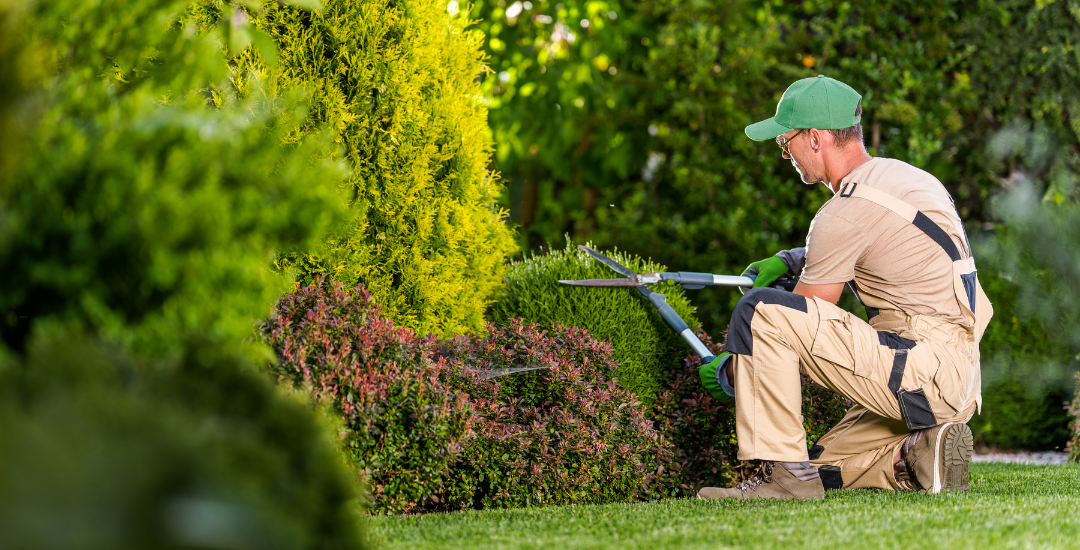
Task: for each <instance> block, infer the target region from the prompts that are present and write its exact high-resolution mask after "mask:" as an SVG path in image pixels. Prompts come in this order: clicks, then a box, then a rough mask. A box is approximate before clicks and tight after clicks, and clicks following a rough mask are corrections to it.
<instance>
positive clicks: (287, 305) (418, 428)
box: [262, 281, 475, 513]
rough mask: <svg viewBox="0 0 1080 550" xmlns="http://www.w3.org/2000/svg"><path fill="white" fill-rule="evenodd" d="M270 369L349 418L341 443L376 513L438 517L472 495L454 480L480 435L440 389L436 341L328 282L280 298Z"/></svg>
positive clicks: (460, 401)
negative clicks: (470, 443) (433, 351)
mask: <svg viewBox="0 0 1080 550" xmlns="http://www.w3.org/2000/svg"><path fill="white" fill-rule="evenodd" d="M262 332H263V336H264V337H265V338H266V340H267V341H268V343H269V344H270V345H271V347H272V348H273V349H274V351H275V352H276V353H277V355H278V358H279V363H278V364H277V365H273V366H271V369H272V370H273V372H274V373H276V374H277V375H278V376H279V378H280V379H282V380H288V381H289V382H291V383H292V384H293V385H294V386H296V387H301V388H304V389H306V390H307V391H308V392H310V394H311V395H312V397H313V399H314V400H315V402H316V403H319V404H321V405H326V406H329V407H330V408H331V410H332V411H334V412H335V413H337V414H338V415H340V417H341V419H342V433H341V445H342V447H343V450H344V452H345V454H346V455H347V456H348V457H349V459H350V460H351V461H352V463H353V465H354V466H355V467H356V469H357V471H358V472H359V473H360V477H361V479H363V480H364V481H365V482H366V483H367V485H368V488H369V489H370V493H371V502H370V507H371V509H372V510H374V511H378V512H392V513H402V512H417V511H423V510H433V509H440V508H442V507H443V505H442V504H441V503H442V502H444V501H453V500H462V499H464V498H470V497H471V495H462V494H460V493H459V487H458V486H457V485H456V484H455V483H453V482H452V480H451V478H450V477H449V476H448V475H447V472H449V471H450V470H451V468H452V466H453V465H454V464H456V463H457V462H458V461H459V460H460V459H461V453H462V451H463V449H464V446H465V443H466V442H467V441H468V440H469V438H471V437H472V436H473V424H474V422H475V415H474V413H473V410H472V403H471V401H470V400H469V398H468V396H467V395H465V394H464V393H463V392H460V391H450V390H448V389H447V388H446V386H445V385H444V384H443V383H442V379H443V378H445V374H446V372H445V371H446V370H447V366H446V364H445V363H442V362H437V361H430V360H429V357H430V354H431V349H432V347H433V344H434V341H433V340H432V339H430V338H417V337H416V336H415V335H414V334H413V332H412V331H411V330H409V329H405V328H398V327H395V326H394V325H393V323H392V322H390V320H389V319H386V318H385V317H383V316H382V315H381V313H380V311H379V307H378V305H377V304H374V303H373V302H372V301H371V298H370V296H369V295H368V293H367V292H366V291H365V290H364V289H363V288H362V287H357V288H356V289H355V291H353V292H347V291H346V290H345V289H344V288H343V287H342V286H341V285H339V284H337V283H333V284H327V283H323V282H322V281H320V282H317V283H316V284H314V285H311V286H307V287H303V288H299V289H297V290H296V291H295V292H292V293H290V294H288V295H286V296H285V297H283V298H282V299H281V301H280V302H279V303H278V305H277V309H276V311H275V313H274V315H272V316H271V317H270V318H269V319H267V320H266V321H265V322H264V323H263V326H262Z"/></svg>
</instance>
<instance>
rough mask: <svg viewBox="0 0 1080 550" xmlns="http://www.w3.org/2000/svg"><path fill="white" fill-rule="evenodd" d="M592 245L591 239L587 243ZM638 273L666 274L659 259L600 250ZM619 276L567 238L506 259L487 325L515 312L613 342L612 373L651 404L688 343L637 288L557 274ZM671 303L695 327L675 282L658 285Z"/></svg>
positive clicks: (685, 300) (597, 276) (689, 309)
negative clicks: (556, 246) (572, 282)
mask: <svg viewBox="0 0 1080 550" xmlns="http://www.w3.org/2000/svg"><path fill="white" fill-rule="evenodd" d="M590 245H591V243H590ZM603 252H604V253H605V254H607V255H608V256H609V257H610V258H612V259H613V260H615V261H617V262H619V263H621V264H622V265H625V266H627V267H628V268H630V269H631V270H633V271H635V272H637V273H646V272H656V271H664V270H665V269H666V268H665V267H664V266H662V265H659V264H657V263H654V262H651V261H648V260H643V259H641V258H638V257H636V256H633V255H630V254H625V253H622V252H619V251H617V250H614V251H612V250H605V251H603ZM619 277H621V275H619V274H618V273H616V272H615V271H612V270H611V269H610V268H608V267H607V266H605V265H604V264H602V263H600V262H598V261H596V260H595V259H593V258H592V257H591V256H589V255H588V254H586V253H585V252H584V251H582V250H580V249H578V248H577V247H575V246H574V245H573V243H571V242H569V241H568V242H567V245H566V248H564V249H562V250H552V251H550V252H549V253H547V254H534V255H532V256H530V257H528V258H526V259H524V260H521V261H518V262H513V263H511V264H510V267H509V269H508V270H507V273H506V280H505V286H504V288H503V290H502V293H501V294H500V295H499V296H498V298H497V300H496V302H495V303H494V304H493V305H492V306H491V308H490V309H489V311H488V318H489V319H490V320H491V322H492V323H496V324H498V323H505V322H506V321H507V320H509V319H512V318H515V317H520V318H522V319H525V320H528V321H532V322H536V323H544V324H547V323H551V322H558V323H562V324H565V325H570V326H577V327H581V328H584V329H586V330H588V331H589V334H592V335H593V336H594V337H596V338H598V339H600V340H606V341H608V342H610V343H611V346H612V351H613V357H614V359H615V361H616V362H617V363H618V364H619V366H618V368H616V369H615V377H616V378H617V379H618V381H619V383H620V384H622V385H623V387H625V388H627V389H629V390H630V391H632V392H633V393H634V394H635V395H637V397H638V399H640V400H641V401H642V402H643V403H645V404H646V405H647V406H648V405H652V403H653V402H654V401H655V399H656V394H657V392H659V391H660V389H661V388H662V387H663V384H664V381H665V380H666V379H667V378H668V376H670V374H669V373H671V372H672V371H674V370H675V369H677V368H678V367H679V364H680V362H681V361H682V358H683V356H685V355H686V353H687V352H688V351H689V349H690V348H689V346H687V345H686V343H685V342H683V340H682V339H681V338H680V337H679V335H677V334H675V333H674V332H673V331H672V330H671V329H670V328H669V327H668V326H667V325H666V324H665V323H664V320H663V319H662V318H661V317H660V315H659V314H658V313H657V312H656V309H655V308H654V307H653V306H652V304H650V303H649V302H648V300H646V299H645V298H644V297H643V296H642V295H641V294H640V293H639V292H637V291H636V290H634V289H630V288H593V287H578V286H567V285H563V284H560V283H559V280H560V279H613V278H619ZM653 290H655V291H658V292H660V293H662V294H663V295H664V296H665V297H666V298H667V301H668V303H669V304H670V305H671V307H672V308H673V309H674V310H675V311H676V312H677V313H678V314H679V315H680V316H681V317H682V318H683V320H685V321H686V323H687V324H688V325H690V326H691V327H696V326H698V325H699V323H698V321H697V319H696V317H695V315H694V313H695V310H694V307H693V306H691V305H690V302H689V301H688V300H687V299H686V296H685V295H684V293H683V289H682V287H680V286H675V285H672V286H668V285H656V286H654V287H653Z"/></svg>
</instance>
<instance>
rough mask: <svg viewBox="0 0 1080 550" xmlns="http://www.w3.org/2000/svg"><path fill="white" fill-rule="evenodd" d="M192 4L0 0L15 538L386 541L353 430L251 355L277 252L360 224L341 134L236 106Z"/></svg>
mask: <svg viewBox="0 0 1080 550" xmlns="http://www.w3.org/2000/svg"><path fill="white" fill-rule="evenodd" d="M188 7H189V6H188V3H187V2H184V1H173V2H160V1H150V0H144V1H137V2H131V1H127V2H121V1H118V0H102V1H96V2H82V1H78V0H58V1H51V2H33V1H26V2H4V3H0V28H2V30H3V32H0V52H2V54H3V58H2V59H0V67H2V68H0V74H2V75H4V76H5V77H9V78H5V79H3V80H2V81H0V90H2V92H0V121H2V124H3V128H4V133H3V136H2V138H0V139H2V140H3V147H0V149H3V151H2V153H0V154H2V155H3V157H2V162H0V166H2V168H0V286H3V288H4V292H3V293H2V294H0V393H2V394H3V395H2V396H0V432H2V433H3V434H4V435H3V437H2V438H0V532H2V533H3V535H2V538H3V541H4V543H7V544H11V545H13V546H14V547H19V548H148V547H152V548H179V547H183V548H192V547H200V548H275V547H288V548H357V547H363V541H362V540H361V537H360V525H359V523H358V519H359V518H358V514H357V504H358V498H357V491H356V487H355V484H354V483H355V480H354V479H352V478H351V476H350V475H349V474H348V471H347V470H346V469H345V468H344V464H343V463H342V460H341V459H340V456H338V455H337V454H336V453H335V452H334V447H333V443H332V431H331V430H330V429H329V428H328V426H326V425H325V423H324V421H323V420H322V419H321V418H319V417H318V416H317V415H315V414H314V413H313V412H312V407H311V404H310V403H309V402H306V401H304V400H303V399H301V398H298V397H297V396H290V395H288V394H286V393H285V392H284V391H283V390H281V389H278V388H277V387H275V386H274V385H273V384H272V383H271V382H270V381H268V380H266V379H265V377H264V376H263V375H260V374H259V373H258V372H257V371H256V370H255V369H253V363H254V359H256V358H259V359H263V360H265V358H266V357H267V350H266V349H265V348H264V347H262V346H259V345H253V344H252V343H251V340H252V338H251V337H252V335H253V325H254V322H255V321H256V320H257V319H258V318H260V317H262V316H264V315H265V314H266V312H267V311H268V308H269V305H270V303H272V301H273V300H274V298H275V297H276V296H277V295H278V294H279V293H280V292H281V291H282V290H283V289H284V288H287V286H288V284H289V280H288V278H286V277H282V276H281V274H280V273H275V272H274V271H273V267H272V260H273V258H274V257H275V254H276V253H277V252H278V251H279V250H285V249H289V248H290V247H308V246H313V244H314V243H318V242H320V241H321V239H322V238H323V237H324V236H325V234H326V232H327V231H328V230H329V229H330V228H332V227H333V226H334V225H335V224H336V223H337V222H338V220H340V219H341V217H342V211H343V207H342V203H343V202H344V199H343V198H342V197H341V196H340V194H339V192H338V183H339V182H340V181H341V180H342V179H343V178H344V177H345V176H346V175H347V169H346V167H345V166H344V165H343V164H342V163H340V162H337V161H321V160H318V155H317V154H316V152H318V151H323V150H325V149H326V148H328V147H332V141H331V140H330V139H329V136H327V135H326V134H325V133H318V132H315V133H312V134H311V135H309V136H307V138H306V139H305V140H303V141H288V140H286V139H285V137H284V134H283V131H284V130H283V129H286V130H287V129H288V128H289V127H290V126H291V125H293V124H295V121H296V120H303V118H304V117H305V116H306V114H305V113H304V111H303V108H302V105H303V98H302V97H299V96H298V97H288V96H286V97H282V98H281V100H280V101H278V99H276V98H275V97H273V96H270V95H265V94H254V95H253V96H252V97H249V98H240V97H238V96H237V95H236V94H234V93H232V92H231V89H232V85H231V84H230V81H229V68H228V66H227V64H226V61H225V57H224V55H223V53H222V50H221V44H222V43H223V42H222V41H223V38H222V35H221V34H220V33H218V32H216V31H215V32H211V33H209V34H200V33H198V32H196V29H195V28H194V27H192V26H190V25H188V24H185V23H184V22H183V19H182V16H183V14H184V13H185V10H186V9H188ZM244 28H245V27H244V25H243V22H238V24H237V29H239V30H244ZM234 30H235V29H234ZM260 86H262V84H260ZM285 104H287V105H290V107H289V108H287V109H286V108H282V107H283V105H285Z"/></svg>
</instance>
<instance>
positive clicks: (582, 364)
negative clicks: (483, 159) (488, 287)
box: [439, 319, 673, 506]
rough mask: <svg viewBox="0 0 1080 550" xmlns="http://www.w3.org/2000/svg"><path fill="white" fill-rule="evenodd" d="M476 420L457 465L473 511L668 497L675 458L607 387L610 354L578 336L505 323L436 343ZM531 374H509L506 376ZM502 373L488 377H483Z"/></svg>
mask: <svg viewBox="0 0 1080 550" xmlns="http://www.w3.org/2000/svg"><path fill="white" fill-rule="evenodd" d="M439 353H440V355H442V356H443V357H445V358H447V360H448V361H449V363H450V365H451V366H452V367H453V368H452V369H451V372H456V373H462V372H464V373H469V374H472V375H473V376H477V377H479V378H474V377H461V378H458V380H461V381H463V384H464V385H465V386H466V388H467V389H466V391H467V392H468V393H469V395H470V396H472V398H473V406H474V410H475V411H476V413H477V415H478V417H479V418H481V419H482V420H481V421H479V422H478V423H477V426H476V435H475V436H474V437H473V438H472V439H471V440H470V442H469V444H468V451H467V453H466V454H467V456H468V461H469V463H468V464H466V465H463V467H464V469H465V470H466V471H468V472H469V474H470V475H468V476H466V479H468V480H471V482H472V483H473V485H472V487H471V489H472V490H473V491H474V494H475V495H476V504H477V505H478V506H487V505H495V506H522V505H528V504H533V503H537V504H540V503H542V504H589V503H602V502H618V501H627V500H636V499H647V498H652V497H656V496H660V495H664V494H666V493H667V492H668V491H667V490H668V487H667V486H665V484H666V483H669V479H668V478H667V477H666V476H663V475H658V474H663V472H664V469H665V467H666V465H667V464H668V463H670V461H671V459H672V456H673V452H672V447H671V444H670V443H669V442H667V441H666V440H665V439H664V438H663V437H662V436H661V435H660V434H659V433H658V432H657V431H656V430H655V429H653V425H652V422H651V421H649V420H647V419H646V418H645V411H644V407H643V406H642V404H641V403H640V402H639V401H638V400H637V398H636V397H635V396H634V394H633V393H631V392H630V391H629V390H627V389H625V388H623V387H622V386H620V385H619V384H617V383H616V382H615V381H614V380H613V379H612V372H613V369H614V368H615V367H616V365H615V363H614V361H613V360H612V357H611V353H612V352H611V346H610V345H609V344H607V343H606V342H601V341H597V340H596V339H595V338H592V337H591V336H590V335H589V333H588V332H587V331H585V330H583V329H580V328H567V327H565V326H562V325H559V324H554V325H553V326H551V327H550V328H549V329H545V330H540V329H539V326H538V325H537V324H535V323H525V322H522V321H521V320H520V319H511V320H510V321H509V324H508V325H507V326H504V327H498V326H492V327H489V332H488V334H487V335H486V336H483V337H475V336H473V337H459V338H456V339H454V340H452V341H447V342H442V343H441V344H440V345H439ZM523 368H531V369H535V370H530V371H523V372H519V373H515V374H505V373H507V372H510V371H511V370H512V369H523ZM492 374H504V375H503V376H499V377H494V378H482V377H484V376H491V375H492Z"/></svg>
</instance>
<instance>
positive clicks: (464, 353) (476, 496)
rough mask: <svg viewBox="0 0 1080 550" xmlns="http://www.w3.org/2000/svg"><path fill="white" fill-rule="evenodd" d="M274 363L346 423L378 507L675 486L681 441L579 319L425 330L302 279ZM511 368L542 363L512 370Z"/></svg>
mask: <svg viewBox="0 0 1080 550" xmlns="http://www.w3.org/2000/svg"><path fill="white" fill-rule="evenodd" d="M263 333H264V336H265V337H266V339H267V341H268V342H269V343H270V345H271V346H272V347H273V349H274V350H275V351H276V352H277V354H278V357H279V358H280V363H279V364H278V365H276V366H272V367H271V369H272V370H273V371H274V372H276V373H277V374H278V375H279V376H281V377H282V378H284V379H286V380H287V381H289V382H290V383H291V384H293V385H294V386H296V387H300V388H303V389H304V390H305V391H307V392H310V393H311V394H312V395H313V396H314V399H315V400H316V401H317V402H320V403H325V404H328V405H329V406H330V408H331V410H333V411H334V412H335V413H336V414H337V415H339V416H340V417H341V418H342V420H343V423H342V428H343V429H342V444H343V446H344V450H345V453H346V455H347V456H348V457H349V459H350V462H351V464H352V465H353V467H355V468H356V469H357V471H358V472H359V473H360V476H361V477H362V478H363V479H365V480H366V481H367V484H368V487H369V489H370V491H371V497H370V498H371V510H372V511H374V512H377V513H401V512H410V513H411V512H422V511H446V510H460V509H467V508H484V507H489V506H499V507H505V506H523V505H529V504H535V505H555V504H572V503H578V504H581V503H604V502H620V501H628V500H638V499H648V498H655V497H657V496H663V495H667V494H670V493H671V490H670V484H671V479H670V477H669V476H668V475H665V474H664V472H665V469H666V468H667V465H668V463H669V462H670V461H671V457H672V449H671V444H670V443H669V442H668V441H667V440H666V439H664V437H663V436H662V435H661V434H659V433H658V432H657V431H656V430H655V429H653V427H652V423H651V422H649V421H648V420H647V419H646V417H645V412H644V408H643V407H642V405H641V403H640V402H639V401H638V400H637V399H635V397H634V396H633V394H631V393H630V392H629V391H627V390H625V389H623V388H622V387H620V386H619V385H617V384H615V383H614V381H613V380H612V379H611V378H610V376H611V373H612V370H613V368H614V367H615V364H614V362H613V361H612V354H611V348H610V347H609V346H608V345H607V344H606V343H603V342H600V341H598V340H596V339H594V338H593V337H591V336H590V335H589V334H588V333H587V332H586V331H584V330H582V329H579V328H567V327H566V326H564V325H559V324H554V325H549V328H541V327H540V326H539V325H536V324H532V323H524V322H521V321H520V320H512V321H510V322H509V323H508V324H507V325H505V326H500V325H491V326H489V328H488V331H487V333H486V334H485V335H483V336H478V335H470V336H458V337H456V338H454V339H451V340H443V341H438V340H435V339H434V338H432V337H430V336H429V337H427V338H417V337H416V335H415V333H414V332H413V331H412V330H410V329H407V328H397V327H395V326H394V325H393V323H392V322H391V321H390V320H389V319H387V318H386V317H384V316H383V315H382V313H381V310H380V308H379V307H378V306H376V305H375V304H374V302H373V301H372V297H371V296H370V295H368V294H367V292H365V291H364V289H363V288H362V287H359V288H358V289H356V290H355V291H354V292H346V291H345V290H344V289H343V287H342V286H341V285H340V284H339V283H336V282H334V283H332V284H326V283H324V284H317V285H309V286H306V287H302V288H298V289H297V290H296V291H295V292H294V293H292V294H290V295H287V296H286V297H285V298H283V299H282V300H281V301H280V302H279V304H278V308H277V311H276V313H275V315H274V316H273V317H271V318H270V319H268V320H267V321H266V322H265V323H264V325H263ZM508 369H534V370H531V371H523V372H519V373H517V374H513V375H509V376H500V377H494V378H489V376H490V375H497V374H499V373H503V374H505V373H506V372H509V371H508Z"/></svg>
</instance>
